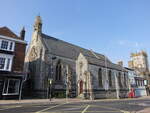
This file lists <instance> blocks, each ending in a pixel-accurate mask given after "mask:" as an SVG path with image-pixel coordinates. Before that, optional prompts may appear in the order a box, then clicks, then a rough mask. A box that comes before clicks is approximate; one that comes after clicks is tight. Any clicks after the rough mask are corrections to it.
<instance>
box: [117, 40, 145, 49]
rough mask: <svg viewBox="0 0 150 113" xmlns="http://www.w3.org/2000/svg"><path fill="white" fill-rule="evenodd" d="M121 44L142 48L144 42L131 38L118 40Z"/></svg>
mask: <svg viewBox="0 0 150 113" xmlns="http://www.w3.org/2000/svg"><path fill="white" fill-rule="evenodd" d="M117 43H118V44H119V45H120V46H127V47H134V48H142V47H143V44H142V43H140V42H136V41H135V42H134V41H129V40H119V41H118V42H117Z"/></svg>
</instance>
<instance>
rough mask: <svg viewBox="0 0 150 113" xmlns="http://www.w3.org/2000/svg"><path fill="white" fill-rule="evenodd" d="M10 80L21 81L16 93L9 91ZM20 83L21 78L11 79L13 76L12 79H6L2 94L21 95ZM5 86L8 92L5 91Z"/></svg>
mask: <svg viewBox="0 0 150 113" xmlns="http://www.w3.org/2000/svg"><path fill="white" fill-rule="evenodd" d="M10 80H14V81H19V86H18V89H17V92H15V93H9V85H10V84H9V83H10ZM6 81H8V82H7V87H6ZM20 83H21V80H20V79H11V78H10V79H6V80H5V82H4V87H3V93H2V95H19V88H20ZM5 88H7V89H6V92H5Z"/></svg>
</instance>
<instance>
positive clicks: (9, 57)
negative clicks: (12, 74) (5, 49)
mask: <svg viewBox="0 0 150 113" xmlns="http://www.w3.org/2000/svg"><path fill="white" fill-rule="evenodd" d="M0 57H2V58H5V64H4V69H0V71H11V69H12V61H13V57H14V55H8V54H2V53H0ZM8 59H10V62H9V67H8V68H7V64H8Z"/></svg>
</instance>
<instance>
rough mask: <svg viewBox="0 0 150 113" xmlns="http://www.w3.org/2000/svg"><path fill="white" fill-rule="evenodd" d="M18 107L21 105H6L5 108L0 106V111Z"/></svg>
mask: <svg viewBox="0 0 150 113" xmlns="http://www.w3.org/2000/svg"><path fill="white" fill-rule="evenodd" d="M18 107H22V106H8V107H6V108H1V109H0V111H1V110H6V109H13V108H18Z"/></svg>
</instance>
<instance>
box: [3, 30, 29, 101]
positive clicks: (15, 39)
mask: <svg viewBox="0 0 150 113" xmlns="http://www.w3.org/2000/svg"><path fill="white" fill-rule="evenodd" d="M24 37H25V30H24V28H23V29H22V30H21V32H20V36H17V35H16V34H15V33H13V32H12V31H11V30H10V29H9V28H7V27H2V28H0V99H3V98H10V97H19V95H20V94H21V88H22V83H23V79H24V77H25V74H23V66H24V58H25V51H26V45H27V43H26V41H24Z"/></svg>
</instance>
